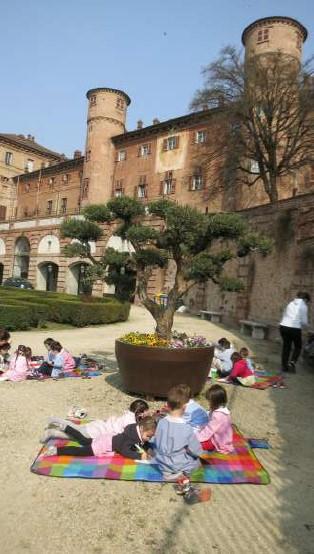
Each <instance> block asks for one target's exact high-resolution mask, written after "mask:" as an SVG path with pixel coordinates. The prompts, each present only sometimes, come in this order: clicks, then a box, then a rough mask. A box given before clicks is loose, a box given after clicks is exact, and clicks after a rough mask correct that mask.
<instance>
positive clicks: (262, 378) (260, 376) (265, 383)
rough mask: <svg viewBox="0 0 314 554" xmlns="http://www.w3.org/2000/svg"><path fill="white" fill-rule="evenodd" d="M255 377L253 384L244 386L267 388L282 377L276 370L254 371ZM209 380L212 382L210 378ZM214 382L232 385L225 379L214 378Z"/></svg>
mask: <svg viewBox="0 0 314 554" xmlns="http://www.w3.org/2000/svg"><path fill="white" fill-rule="evenodd" d="M255 378H256V380H255V383H254V385H250V386H248V387H246V388H251V389H260V390H264V389H268V387H272V386H273V385H275V384H276V383H279V382H280V380H281V378H282V377H281V375H280V373H277V372H274V373H268V372H266V371H255ZM209 380H210V381H211V382H213V380H212V379H209ZM215 382H218V383H222V384H223V385H234V383H231V382H229V381H226V380H225V379H216V380H215Z"/></svg>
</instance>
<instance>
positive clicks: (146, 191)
mask: <svg viewBox="0 0 314 554" xmlns="http://www.w3.org/2000/svg"><path fill="white" fill-rule="evenodd" d="M147 189H148V187H147V185H145V193H144V196H145V198H147V196H148V194H147V193H148V190H147Z"/></svg>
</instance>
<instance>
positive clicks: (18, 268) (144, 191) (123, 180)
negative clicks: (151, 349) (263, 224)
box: [0, 17, 314, 311]
mask: <svg viewBox="0 0 314 554" xmlns="http://www.w3.org/2000/svg"><path fill="white" fill-rule="evenodd" d="M306 37H307V31H306V29H305V27H303V25H301V24H300V23H299V22H297V21H296V20H294V19H291V18H289V17H269V18H263V19H259V20H257V21H255V22H254V23H252V24H251V25H249V26H248V27H246V29H245V30H244V32H243V34H242V42H243V44H244V46H245V55H246V57H249V56H253V55H254V56H256V55H259V54H267V53H269V52H274V51H276V50H278V49H280V50H281V51H283V52H284V53H287V54H289V55H290V56H292V57H294V58H295V59H296V60H298V61H300V59H301V57H302V46H303V43H304V41H305V40H306ZM87 100H88V112H87V132H86V147H85V152H84V156H83V155H81V152H80V151H76V152H75V153H74V157H73V159H65V158H64V156H62V155H60V154H57V153H55V152H51V151H49V150H47V149H45V148H43V147H41V146H39V145H37V144H36V143H35V142H34V139H33V137H30V136H28V137H27V139H25V137H22V136H21V135H1V134H0V158H1V162H0V179H1V183H2V185H5V187H6V188H5V190H6V193H5V194H4V193H2V196H1V190H2V189H1V188H0V237H1V238H0V279H1V280H2V279H5V278H8V277H11V276H12V275H14V276H23V277H27V278H28V279H29V280H30V281H31V282H32V283H33V285H34V286H35V287H36V288H38V289H42V290H46V289H47V290H58V291H66V292H69V293H78V292H79V290H80V282H81V278H82V275H83V274H84V271H85V267H86V264H87V263H88V262H87V261H86V262H84V261H83V262H82V260H79V259H67V258H65V257H64V256H62V246H63V245H64V244H66V242H67V241H65V240H64V239H62V238H60V236H59V226H60V223H61V222H62V221H63V219H64V217H66V216H68V215H75V216H76V217H81V216H80V215H79V214H80V211H81V209H82V207H84V206H86V205H88V204H94V203H101V202H106V201H108V200H109V199H110V198H112V197H115V196H123V195H127V196H133V197H136V198H138V199H139V200H140V201H142V202H144V203H146V202H147V201H151V200H153V199H157V198H160V197H162V196H163V197H169V198H171V199H173V200H175V201H176V202H178V203H182V204H189V205H191V206H194V207H195V208H197V209H199V210H201V211H202V212H208V211H209V212H213V211H225V210H227V211H230V210H235V211H241V210H243V209H245V210H248V211H249V210H250V209H253V211H254V209H256V207H257V206H261V207H262V206H264V205H267V204H268V198H267V196H266V194H265V192H264V189H263V186H262V185H261V184H259V182H258V183H256V184H255V185H254V186H253V187H250V188H248V187H247V186H243V187H241V186H239V187H236V188H234V190H232V191H230V189H228V190H224V188H223V187H222V186H217V175H218V171H219V167H218V164H219V162H213V163H210V164H206V165H205V166H204V165H203V164H202V163H201V162H200V160H202V159H203V158H204V153H206V151H208V149H210V148H211V146H213V147H214V145H215V144H216V142H217V137H218V134H219V117H218V116H219V112H220V110H221V109H223V108H220V107H217V108H215V109H210V110H209V109H204V110H203V111H199V112H196V113H191V114H188V115H184V116H181V117H177V118H174V119H170V120H168V121H164V122H159V121H158V120H157V119H155V120H154V121H153V123H152V125H149V126H146V127H145V126H144V125H143V122H142V121H138V124H137V129H135V130H133V131H126V127H125V124H126V117H127V109H128V106H129V105H130V102H131V100H130V98H129V97H128V95H127V94H126V93H125V92H123V91H121V90H117V89H114V88H109V87H102V88H94V89H91V90H89V91H88V92H87ZM10 153H11V156H10ZM13 160H16V161H15V167H14V171H13V167H12V166H13V163H11V162H12V161H13ZM25 168H27V171H25ZM0 187H1V184H0ZM311 193H314V171H313V169H312V168H311V167H309V168H307V169H304V170H302V171H300V172H299V174H298V175H294V176H293V178H292V177H291V178H286V179H285V180H284V181H282V182H280V183H279V199H280V202H285V201H286V200H287V199H292V198H297V197H300V199H301V198H303V197H304V195H311ZM299 204H300V201H299ZM261 209H263V208H261ZM252 213H253V212H252ZM108 243H109V244H110V245H113V246H115V247H117V248H119V241H118V239H117V238H115V237H112V236H111V231H110V228H109V227H106V228H105V232H104V236H103V237H102V239H101V240H100V241H98V242H97V244H96V245H95V244H93V245H92V250H93V253H94V255H96V257H97V256H99V255H101V252H102V250H103V248H104V247H105V246H106V244H108ZM156 279H157V278H156ZM163 279H167V276H163V277H162V278H160V277H159V278H158V279H157V280H156V282H155V283H153V284H152V291H154V290H156V289H157V290H161V289H162V288H163V285H164V282H163ZM105 290H106V285H104V284H103V283H96V284H95V286H94V292H95V293H96V294H101V293H102V292H104V291H105ZM203 294H204V291H203ZM204 302H205V301H204V298H203V300H202V302H199V303H201V304H202V303H203V304H204ZM205 303H206V302H205ZM196 304H197V302H196ZM233 310H234V311H235V308H234V307H233Z"/></svg>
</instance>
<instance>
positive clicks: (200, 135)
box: [195, 131, 206, 144]
mask: <svg viewBox="0 0 314 554" xmlns="http://www.w3.org/2000/svg"><path fill="white" fill-rule="evenodd" d="M195 142H196V144H203V143H204V142H206V131H196V133H195Z"/></svg>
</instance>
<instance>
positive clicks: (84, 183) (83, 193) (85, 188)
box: [82, 179, 89, 198]
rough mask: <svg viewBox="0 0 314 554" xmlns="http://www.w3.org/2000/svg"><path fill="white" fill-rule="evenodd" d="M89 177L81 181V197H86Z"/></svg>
mask: <svg viewBox="0 0 314 554" xmlns="http://www.w3.org/2000/svg"><path fill="white" fill-rule="evenodd" d="M88 189H89V179H83V183H82V198H87V197H88Z"/></svg>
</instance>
